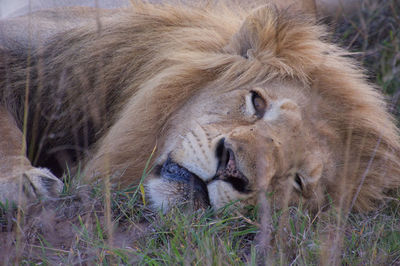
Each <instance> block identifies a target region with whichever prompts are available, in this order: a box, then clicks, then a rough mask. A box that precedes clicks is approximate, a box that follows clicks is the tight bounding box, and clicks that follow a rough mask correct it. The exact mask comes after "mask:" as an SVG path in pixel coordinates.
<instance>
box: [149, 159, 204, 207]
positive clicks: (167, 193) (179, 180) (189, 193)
mask: <svg viewBox="0 0 400 266" xmlns="http://www.w3.org/2000/svg"><path fill="white" fill-rule="evenodd" d="M156 172H157V173H156V174H154V175H153V178H151V179H150V180H149V181H148V183H147V185H146V188H147V192H148V195H149V198H150V199H151V202H152V205H153V207H155V208H157V209H161V210H163V211H164V212H166V211H168V210H169V209H171V208H172V207H173V206H177V205H182V204H188V205H192V206H193V208H195V209H199V208H207V207H209V206H210V199H209V195H208V189H207V185H206V183H205V182H203V181H202V180H201V179H200V178H199V177H198V176H197V175H195V174H193V173H192V172H190V171H189V170H188V169H186V168H184V167H182V166H180V165H179V164H177V163H175V162H173V161H172V160H171V159H170V158H168V159H167V160H166V161H165V162H164V164H163V165H162V166H160V167H159V169H158V171H156Z"/></svg>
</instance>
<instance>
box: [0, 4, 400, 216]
mask: <svg viewBox="0 0 400 266" xmlns="http://www.w3.org/2000/svg"><path fill="white" fill-rule="evenodd" d="M326 33H327V31H326V29H325V28H324V27H323V26H321V25H317V24H316V22H315V20H314V19H312V18H310V17H307V16H305V15H302V14H297V13H295V12H292V11H291V10H290V9H276V8H275V7H274V6H263V7H260V8H258V9H256V10H255V11H254V10H249V9H247V8H240V7H234V6H224V5H222V4H215V5H209V6H206V7H190V6H185V5H178V6H176V5H175V6H173V5H151V4H146V3H141V2H137V3H136V2H135V3H134V4H133V7H132V8H128V9H123V10H119V12H112V14H106V15H103V14H102V13H101V12H99V13H97V16H94V17H93V18H92V20H90V19H89V22H88V23H82V24H79V25H77V26H76V27H71V28H67V29H65V30H63V31H62V32H59V33H55V34H53V35H50V36H46V40H45V41H44V42H42V41H40V42H36V41H33V42H31V43H29V42H24V41H21V42H18V43H15V42H12V41H4V40H3V41H2V43H1V45H2V47H0V88H1V99H2V104H3V106H5V107H6V109H7V110H8V112H9V113H11V114H12V117H13V118H14V119H15V120H16V124H17V125H18V127H19V128H20V129H22V128H23V122H24V113H25V112H24V99H25V98H24V97H25V93H26V88H27V86H28V87H29V117H28V123H27V125H28V131H27V134H26V135H27V141H28V148H29V149H28V156H29V158H30V160H31V162H32V163H33V164H34V165H35V166H37V165H44V166H48V167H54V165H55V164H56V162H54V158H56V159H58V161H59V162H60V166H61V168H62V167H65V161H66V159H68V161H71V162H73V163H75V164H76V162H83V164H84V165H83V174H84V178H85V180H86V181H87V182H93V180H97V179H98V178H99V177H105V176H111V178H112V179H111V180H112V182H113V183H114V184H117V185H120V186H124V185H127V184H131V183H137V182H138V180H139V179H140V177H141V175H142V172H143V169H144V167H145V163H146V161H147V160H148V158H149V156H150V154H151V151H152V150H153V148H154V147H155V146H157V152H156V154H155V155H154V157H153V159H154V160H153V161H154V162H155V163H156V164H162V161H163V160H164V159H165V156H166V155H165V153H164V150H165V149H166V148H165V147H166V146H168V143H167V141H168V140H170V139H171V136H175V137H176V138H178V137H179V136H180V132H178V130H177V129H176V130H175V131H174V128H175V125H177V124H187V123H188V121H190V120H192V119H193V117H191V114H192V113H191V111H190V110H192V109H190V105H191V103H195V104H193V106H198V105H199V104H205V106H207V104H208V103H207V101H211V100H208V99H207V98H204V97H202V96H201V95H202V93H203V91H206V93H209V92H211V91H212V90H211V89H210V88H213V89H214V92H215V93H216V94H215V95H214V96H215V97H219V96H220V95H225V94H226V93H227V91H229V90H233V89H235V88H236V89H237V88H241V87H243V88H245V87H256V86H259V84H262V86H266V87H268V86H267V85H265V84H275V83H279V84H280V85H278V87H279V86H281V87H282V86H283V87H284V88H286V87H287V88H289V87H290V88H291V86H292V85H288V86H286V85H285V84H286V83H289V84H295V85H293V86H294V88H293V89H288V93H287V95H286V96H285V97H286V98H290V97H291V96H290V92H293V91H297V92H298V93H299V94H301V95H302V96H301V97H300V96H299V97H298V99H303V98H304V99H305V98H308V99H312V101H309V100H302V101H303V102H306V103H307V105H306V106H304V105H301V104H300V103H299V102H296V99H297V98H296V99H292V100H293V102H294V104H293V105H292V103H291V105H290V106H286V107H285V108H288V109H296V110H297V109H298V108H299V110H300V111H296V112H298V113H299V114H300V115H301V116H302V119H301V121H300V122H299V123H300V124H301V125H300V126H298V125H296V126H290V125H286V124H279V127H278V126H277V127H278V128H279V130H280V131H279V132H288V130H293V131H296V130H300V132H301V133H302V134H301V136H303V137H301V138H300V137H299V138H298V139H299V140H300V142H301V141H303V144H302V145H303V146H301V147H303V148H304V147H306V146H308V147H315V146H318V147H321V148H320V149H319V150H318V152H317V154H319V155H321V156H322V157H323V160H322V161H323V170H321V175H322V176H319V177H318V181H319V182H318V185H317V187H316V188H313V189H315V190H314V191H311V192H310V193H311V194H312V195H314V194H318V195H317V196H315V197H314V196H310V197H311V201H314V202H312V203H311V204H310V206H311V207H313V208H315V207H318V206H322V205H323V204H324V203H326V197H325V196H321V195H325V194H329V195H330V196H331V198H333V200H334V201H335V202H336V203H338V204H340V205H344V206H352V203H354V206H353V207H354V208H355V209H356V210H369V209H371V208H373V207H374V206H376V203H377V202H379V201H381V200H382V199H384V198H385V192H387V191H388V190H389V189H393V188H396V187H398V186H399V185H400V172H399V171H400V170H399V169H400V160H399V154H400V153H399V152H400V149H399V148H400V146H399V134H398V133H399V132H398V129H397V128H396V126H395V124H394V120H393V118H392V117H391V115H390V114H389V113H388V111H387V106H386V104H385V102H384V100H383V97H382V95H381V93H379V92H378V91H377V90H376V89H375V88H374V87H373V86H372V85H371V84H368V82H367V81H366V78H365V76H364V74H363V72H362V70H360V69H359V67H358V65H357V64H356V63H355V62H354V60H353V59H351V58H350V57H349V56H348V53H347V52H346V51H344V50H342V49H340V48H338V47H337V46H336V45H334V44H331V43H330V42H329V41H327V37H326ZM33 37H34V36H33ZM33 39H34V38H33ZM31 44H32V45H33V47H30V45H31ZM282 84H284V85H282ZM283 87H282V88H283ZM282 91H285V89H282ZM277 93H278V94H279V90H278V92H277ZM199 95H200V96H199ZM207 95H208V94H207ZM281 96H282V95H278V96H277V97H278V98H279V97H281ZM224 97H225V96H224ZM282 97H283V96H282ZM302 97H303V98H302ZM286 98H285V99H286ZM199 101H204V102H199ZM234 101H235V100H234V99H232V102H230V101H229V100H228V101H225V102H224V103H218V104H219V106H221V105H223V106H225V107H226V108H227V107H228V106H230V105H232V103H233V102H234ZM299 101H300V100H299ZM300 102H301V101H300ZM188 106H189V107H188ZM292 106H295V107H293V108H292ZM297 106H299V107H297ZM183 108H185V109H184V110H186V111H187V112H186V114H187V115H185V116H184V115H180V112H182V111H180V110H183ZM188 108H189V109H188ZM280 108H282V109H283V107H280ZM212 111H213V110H209V109H207V110H204V112H205V113H206V114H208V113H210V112H212ZM177 119H178V120H177ZM246 121H247V120H246ZM296 121H297V120H296ZM228 123H229V127H233V128H239V127H240V126H242V122H241V121H240V120H238V119H237V117H232V118H231V120H230V121H229V122H228ZM243 123H244V122H243ZM296 123H297V122H296ZM1 126H2V125H0V127H1ZM274 126H275V124H274ZM232 130H233V129H232ZM274 130H275V129H274ZM277 132H278V131H277ZM284 134H286V133H284ZM226 135H228V133H227V134H226ZM267 135H268V134H267ZM278 135H279V134H278ZM253 137H254V139H253ZM268 138H270V136H268ZM291 138H292V137H290V136H288V137H287V139H288V140H290V139H291ZM246 140H248V141H250V140H251V141H250V142H249V143H251V144H249V146H247V147H246V146H245V147H244V148H245V149H249V151H248V153H249V154H250V153H251V152H254V153H256V151H255V150H254V149H256V147H259V146H260V145H261V146H262V145H264V144H265V143H264V141H263V140H262V139H260V138H258V135H254V136H253V135H249V136H248V137H247V138H246ZM255 141H259V143H261V144H258V146H256V145H255V144H254V143H255ZM296 145H297V144H296ZM296 145H294V144H293V143H292V144H290V143H289V142H287V143H282V147H283V148H282V150H284V151H282V153H283V154H291V152H292V153H293V149H296V147H297V146H296ZM274 147H275V146H274ZM303 148H301V149H303ZM277 149H278V150H277V151H276V152H275V153H274V154H275V155H276V154H280V152H281V151H280V150H279V149H280V148H277ZM302 151H303V150H299V151H298V152H300V153H302ZM267 153H268V152H267ZM261 154H264V150H262V151H261ZM163 156H164V157H163ZM209 156H214V153H213V155H211V154H210V155H209ZM285 156H286V155H285ZM303 157H304V156H303ZM303 157H301V158H303ZM160 158H161V159H160ZM243 158H244V159H243V160H244V161H245V162H244V163H243V165H248V164H250V163H251V162H249V161H248V160H251V159H250V158H253V157H251V156H247V157H246V156H244V157H243ZM262 158H264V157H262ZM265 158H270V160H273V161H274V164H276V165H280V166H279V167H278V166H277V169H278V168H279V169H280V170H279V171H278V170H276V171H275V172H274V173H273V174H271V175H272V176H270V177H265V178H268V182H266V183H268V184H267V186H268V188H273V189H274V191H277V193H278V192H279V191H284V190H286V186H287V183H283V184H282V186H279V185H277V184H279V182H278V181H276V182H275V181H274V180H276V179H278V178H279V177H280V175H279V174H278V173H282V175H283V174H286V173H287V171H289V170H288V169H289V168H291V167H293V166H285V165H286V164H287V165H289V164H291V163H289V161H285V158H286V157H283V158H278V157H277V156H273V154H272V155H271V154H266V155H265ZM287 158H289V157H287ZM307 158H314V157H312V156H308V157H307ZM253 159H254V158H253ZM178 160H179V159H178ZM246 160H247V161H246ZM254 160H255V159H254ZM287 160H293V161H295V159H293V158H292V159H287ZM307 160H309V161H307V163H309V164H312V159H307ZM180 163H181V164H184V162H180ZM185 167H186V166H185ZM259 167H262V166H259ZM268 167H269V166H268ZM285 167H286V168H285ZM243 168H245V167H243ZM281 168H282V169H281ZM283 168H285V169H283ZM52 170H53V171H56V173H57V174H59V173H60V171H57V169H56V167H55V169H52ZM243 171H244V170H243ZM247 175H248V174H247ZM259 175H261V176H262V175H263V173H261V174H259ZM265 175H266V176H267V175H268V174H265ZM248 177H249V176H248ZM157 178H160V177H157V176H154V175H153V176H152V180H155V179H157ZM250 179H251V178H250ZM254 180H255V179H254ZM151 182H152V181H150V183H149V185H148V189H149V191H150V192H149V193H150V194H149V195H150V197H152V195H154V194H151V191H152V189H153V190H156V191H157V193H161V194H162V193H164V192H165V193H167V194H168V193H179V192H176V191H179V190H176V191H175V190H174V189H173V188H172V187H173V186H174V184H171V183H170V182H168V184H167V185H165V186H163V187H162V188H161V189H160V188H159V187H157V186H159V185H160V184H155V185H152V184H153V183H151ZM254 182H255V181H253V190H254V186H255V185H254ZM271 182H272V183H271ZM152 186H153V187H152ZM209 189H211V188H210V187H209ZM162 190H167V191H164V192H163V191H162ZM168 190H169V191H168ZM211 192H212V191H209V193H211ZM282 193H283V192H282ZM174 197H175V198H177V199H179V195H176V196H174ZM210 197H213V196H212V195H210ZM301 197H302V195H300V196H298V198H296V200H294V203H295V202H296V201H298V199H299V198H301ZM239 198H240V197H239ZM304 198H305V199H306V198H307V197H304ZM308 198H309V197H308ZM231 199H232V200H235V197H233V198H231ZM154 201H156V200H154ZM161 201H162V200H161ZM211 202H212V203H213V200H212V199H211ZM290 202H292V200H290ZM162 204H168V202H162V203H156V205H157V206H158V207H162V206H161V205H162ZM215 205H216V206H219V205H218V204H215Z"/></svg>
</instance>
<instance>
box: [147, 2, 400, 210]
mask: <svg viewBox="0 0 400 266" xmlns="http://www.w3.org/2000/svg"><path fill="white" fill-rule="evenodd" d="M230 26H231V27H232V25H230ZM233 28H234V27H233ZM227 31H228V30H227ZM325 32H326V30H325V29H324V28H323V27H322V26H319V25H316V24H315V22H314V21H313V19H309V18H305V17H301V16H296V15H293V14H292V13H291V12H290V11H287V10H283V11H282V10H281V11H279V10H276V9H275V8H273V7H271V6H266V7H262V8H259V9H257V10H256V11H253V12H252V13H250V14H249V15H248V16H247V18H245V19H244V22H243V23H242V24H241V26H240V27H239V28H237V31H236V33H234V34H233V36H232V37H231V38H230V39H229V41H228V43H226V44H225V45H224V46H223V47H220V50H219V51H217V52H215V51H212V53H210V52H209V53H207V52H203V51H201V50H200V49H198V48H199V47H196V48H197V50H196V49H194V47H195V46H196V44H192V46H191V47H189V49H187V50H185V52H186V53H187V54H179V52H178V53H177V54H175V55H172V56H176V58H177V60H178V61H179V60H181V61H180V63H183V61H185V60H186V62H185V63H183V64H184V65H186V66H187V69H186V68H181V69H180V70H177V72H174V73H173V74H172V77H174V78H175V79H174V81H173V84H174V85H173V86H171V87H169V88H168V89H170V90H171V92H172V97H177V98H179V97H181V95H180V94H181V93H183V94H188V96H187V99H186V100H185V101H184V102H180V103H178V102H174V100H171V104H176V106H179V108H177V109H174V111H173V112H171V113H170V115H169V116H168V117H167V118H166V120H165V123H164V124H163V127H162V128H161V130H160V132H161V133H160V135H159V136H158V143H159V144H158V148H159V153H158V157H157V158H156V161H155V164H156V167H155V170H154V171H153V172H152V173H151V175H150V177H149V181H148V183H147V188H148V196H149V197H150V199H151V201H152V202H153V203H154V205H155V206H156V207H161V208H164V209H168V208H169V207H170V206H172V205H174V204H177V203H181V202H185V201H193V200H194V202H195V205H196V206H197V205H204V204H207V203H208V202H209V203H210V204H211V205H212V206H213V207H216V208H219V207H222V206H224V205H225V204H227V203H229V202H231V201H236V200H242V201H244V202H249V203H254V202H255V201H256V198H257V197H256V195H257V193H258V192H260V191H266V192H272V193H271V194H272V195H273V198H274V199H275V203H276V204H277V205H278V206H280V205H284V204H296V203H299V202H300V201H302V202H303V203H304V204H305V205H306V206H308V207H310V208H312V209H317V208H320V207H323V205H324V204H326V202H327V198H328V197H331V198H333V200H334V201H336V203H338V202H339V201H341V202H342V203H341V204H348V205H346V206H352V207H355V208H356V209H358V210H366V209H370V208H372V207H373V205H374V203H375V202H376V200H380V199H382V198H383V197H384V196H383V192H384V191H385V190H387V189H388V188H390V187H394V186H397V185H398V184H399V180H400V176H399V172H398V169H399V165H398V163H399V160H398V157H397V156H398V151H399V142H398V133H397V129H396V127H395V125H394V124H393V122H392V118H391V117H390V115H389V114H388V113H387V111H386V109H385V108H386V107H385V104H384V102H383V101H382V99H381V98H382V97H381V95H380V93H378V92H377V91H376V90H375V89H374V88H372V87H371V86H370V85H369V84H368V83H367V82H366V81H365V79H364V77H363V75H362V73H361V71H360V70H359V69H358V68H357V67H356V66H355V65H354V63H353V61H352V60H351V59H350V58H348V57H347V54H346V53H345V52H344V51H343V50H341V49H340V48H338V47H337V46H335V45H333V44H330V43H329V42H328V41H326V38H325ZM201 38H202V37H200V39H201ZM203 41H204V42H205V43H206V42H210V43H212V42H214V41H211V40H208V39H207V37H204V38H203ZM202 45H203V46H204V43H203V44H202ZM217 48H218V47H217ZM191 49H192V50H191ZM188 72H192V73H194V74H188ZM190 75H200V77H199V76H196V77H193V76H190ZM188 77H189V79H190V78H192V79H193V80H194V83H196V85H195V86H194V87H190V85H189V86H187V87H184V88H182V87H179V89H177V88H174V86H176V84H178V86H179V84H187V79H188ZM166 78H171V77H166ZM199 80H200V81H199ZM199 84H200V85H199ZM166 87H167V86H166ZM164 89H165V87H164ZM168 96H169V98H168V99H171V95H168ZM164 104H165V103H164ZM161 105H162V104H161ZM327 195H329V196H327Z"/></svg>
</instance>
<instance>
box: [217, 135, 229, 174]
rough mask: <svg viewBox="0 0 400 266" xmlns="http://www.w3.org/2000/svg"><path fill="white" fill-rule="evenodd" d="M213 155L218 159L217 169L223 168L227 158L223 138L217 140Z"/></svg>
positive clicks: (227, 154) (227, 152) (227, 153)
mask: <svg viewBox="0 0 400 266" xmlns="http://www.w3.org/2000/svg"><path fill="white" fill-rule="evenodd" d="M215 156H216V157H217V159H218V168H217V170H218V169H221V168H225V167H226V165H227V163H228V160H229V151H228V150H227V149H226V147H225V138H222V139H220V140H219V141H218V144H217V148H216V149H215Z"/></svg>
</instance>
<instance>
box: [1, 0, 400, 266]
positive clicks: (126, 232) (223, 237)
mask: <svg viewBox="0 0 400 266" xmlns="http://www.w3.org/2000/svg"><path fill="white" fill-rule="evenodd" d="M399 5H400V4H399V3H398V2H397V1H396V0H388V1H385V2H382V3H379V4H378V3H372V1H364V5H363V9H362V10H361V11H360V13H359V14H356V15H355V16H353V17H346V18H343V20H342V21H341V22H340V23H338V24H336V25H335V26H332V28H333V30H334V35H333V38H334V39H335V40H336V42H339V43H341V45H342V46H344V47H347V48H348V49H350V50H352V51H355V52H361V53H359V54H356V55H355V56H356V57H357V58H358V59H359V60H360V62H362V64H363V65H364V66H365V67H366V68H367V69H368V72H369V74H370V77H371V82H374V83H376V84H378V86H379V87H380V88H381V89H382V90H383V92H384V93H385V94H386V95H387V97H388V99H389V101H390V102H391V103H392V110H393V113H394V114H396V115H397V114H398V112H399V111H400V109H399V108H400V107H399V106H400V105H399V98H400V63H399V62H400V30H399V27H398V25H400V17H399V13H396V12H400V11H399V10H400V6H399ZM332 25H333V24H332ZM145 175H146V171H144V175H143V178H144V177H145ZM77 180H79V177H71V176H70V175H68V174H67V178H66V180H65V188H64V192H63V196H62V197H61V198H60V199H58V200H54V201H50V202H44V203H37V204H34V205H32V207H31V208H30V209H29V211H28V212H23V213H22V219H21V221H19V222H18V221H16V217H17V212H16V211H15V209H14V208H12V206H9V205H8V204H3V205H1V206H0V225H1V226H0V250H1V251H0V261H2V262H3V263H4V264H11V263H19V264H24V265H36V264H45V265H53V264H56V263H57V264H80V265H81V264H102V265H115V264H135V265H136V264H139V265H160V264H166V265H244V264H246V265H260V264H261V265H263V264H269V265H271V264H274V265H275V264H277V265H289V264H290V265H317V264H343V265H400V222H399V221H400V204H399V202H400V190H399V191H394V192H393V193H392V200H388V202H387V203H386V204H384V205H382V206H381V208H379V209H378V210H376V211H374V212H370V213H367V214H354V213H351V214H350V215H349V216H348V217H344V219H345V223H344V224H341V225H340V226H338V223H337V220H338V214H337V213H335V211H334V209H329V210H328V211H326V212H322V213H317V214H312V213H309V212H307V210H304V209H302V207H301V206H299V207H289V208H287V209H284V210H280V211H275V212H274V213H273V216H272V217H271V226H272V228H271V229H272V235H271V243H265V241H263V239H265V237H266V236H268V235H266V233H268V232H266V231H265V230H264V229H263V226H262V224H261V225H260V221H263V218H265V217H263V215H262V211H261V210H260V208H261V207H260V206H258V207H257V206H255V207H254V206H249V207H248V208H247V209H246V212H245V213H239V211H238V210H237V209H236V208H235V206H234V205H232V206H227V207H225V208H223V209H221V210H219V211H218V212H213V211H211V210H199V211H196V212H191V211H188V208H181V207H180V206H177V207H176V208H174V209H173V210H172V211H171V212H169V213H168V214H163V213H154V212H152V211H151V210H149V208H148V206H147V205H146V204H145V202H144V201H143V198H142V189H141V186H140V185H139V186H132V187H130V188H127V189H125V190H119V191H112V193H111V195H110V197H109V199H110V202H109V204H110V207H111V214H110V213H108V211H107V209H108V208H107V204H108V203H107V201H108V199H107V197H106V195H107V193H104V188H103V187H102V186H101V185H98V186H96V187H94V188H87V187H79V186H78V183H79V182H77ZM189 208H190V206H189ZM189 210H190V209H189ZM108 217H109V218H108ZM110 222H111V224H109V223H110ZM110 226H111V230H110ZM17 227H20V228H21V229H22V230H21V232H23V235H22V241H21V242H20V243H16V242H15V235H14V232H15V230H16V228H17ZM17 245H19V250H22V253H21V254H18V253H17V252H16V246H17Z"/></svg>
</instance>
